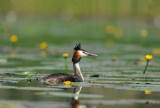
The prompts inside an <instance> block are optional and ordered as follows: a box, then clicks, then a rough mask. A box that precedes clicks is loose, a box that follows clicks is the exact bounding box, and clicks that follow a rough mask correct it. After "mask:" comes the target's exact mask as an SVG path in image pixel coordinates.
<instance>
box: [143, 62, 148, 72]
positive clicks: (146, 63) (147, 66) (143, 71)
mask: <svg viewBox="0 0 160 108" xmlns="http://www.w3.org/2000/svg"><path fill="white" fill-rule="evenodd" d="M148 63H149V60H147V63H146V66H145V68H144V71H143V74H145V72H146V70H147V67H148Z"/></svg>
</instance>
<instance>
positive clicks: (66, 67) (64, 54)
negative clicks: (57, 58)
mask: <svg viewBox="0 0 160 108" xmlns="http://www.w3.org/2000/svg"><path fill="white" fill-rule="evenodd" d="M62 57H63V58H64V59H65V69H66V70H68V64H67V58H68V53H63V54H62Z"/></svg>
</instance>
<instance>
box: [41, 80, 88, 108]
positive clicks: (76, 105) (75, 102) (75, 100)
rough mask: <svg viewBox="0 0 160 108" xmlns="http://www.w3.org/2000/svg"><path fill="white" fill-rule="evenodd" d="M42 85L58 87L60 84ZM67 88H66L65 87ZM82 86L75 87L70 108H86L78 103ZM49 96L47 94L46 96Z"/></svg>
mask: <svg viewBox="0 0 160 108" xmlns="http://www.w3.org/2000/svg"><path fill="white" fill-rule="evenodd" d="M43 84H44V85H49V86H56V87H57V86H58V85H60V83H56V82H43ZM65 87H67V86H65ZM81 89H82V86H75V88H74V91H73V94H74V97H72V99H71V106H72V108H81V106H83V107H84V108H87V106H86V105H81V104H80V102H79V94H80V92H81ZM48 95H49V94H48Z"/></svg>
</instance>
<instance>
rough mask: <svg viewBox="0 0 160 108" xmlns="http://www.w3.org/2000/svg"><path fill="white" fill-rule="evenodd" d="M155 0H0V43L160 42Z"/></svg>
mask: <svg viewBox="0 0 160 108" xmlns="http://www.w3.org/2000/svg"><path fill="white" fill-rule="evenodd" d="M159 10H160V1H159V0H45V1H44V0H27V1H22V0H0V25H1V27H0V29H1V30H0V45H1V46H9V45H10V42H9V41H8V40H9V38H10V36H11V35H17V36H18V38H19V42H18V43H17V44H18V46H19V47H37V46H38V45H39V43H40V42H42V41H47V42H48V43H49V44H50V45H59V44H65V43H76V42H98V43H102V44H104V45H106V44H107V45H108V44H109V45H113V44H116V43H118V44H138V45H141V46H144V47H148V46H152V47H160V44H159V43H160V35H159V34H160V32H159V30H160V11H159Z"/></svg>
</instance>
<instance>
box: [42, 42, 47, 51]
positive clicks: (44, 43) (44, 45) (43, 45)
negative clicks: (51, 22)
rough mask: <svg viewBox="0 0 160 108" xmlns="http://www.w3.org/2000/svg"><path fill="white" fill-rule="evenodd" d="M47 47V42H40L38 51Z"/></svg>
mask: <svg viewBox="0 0 160 108" xmlns="http://www.w3.org/2000/svg"><path fill="white" fill-rule="evenodd" d="M47 46H48V43H47V42H45V41H44V42H41V44H40V49H41V50H46V48H47Z"/></svg>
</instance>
